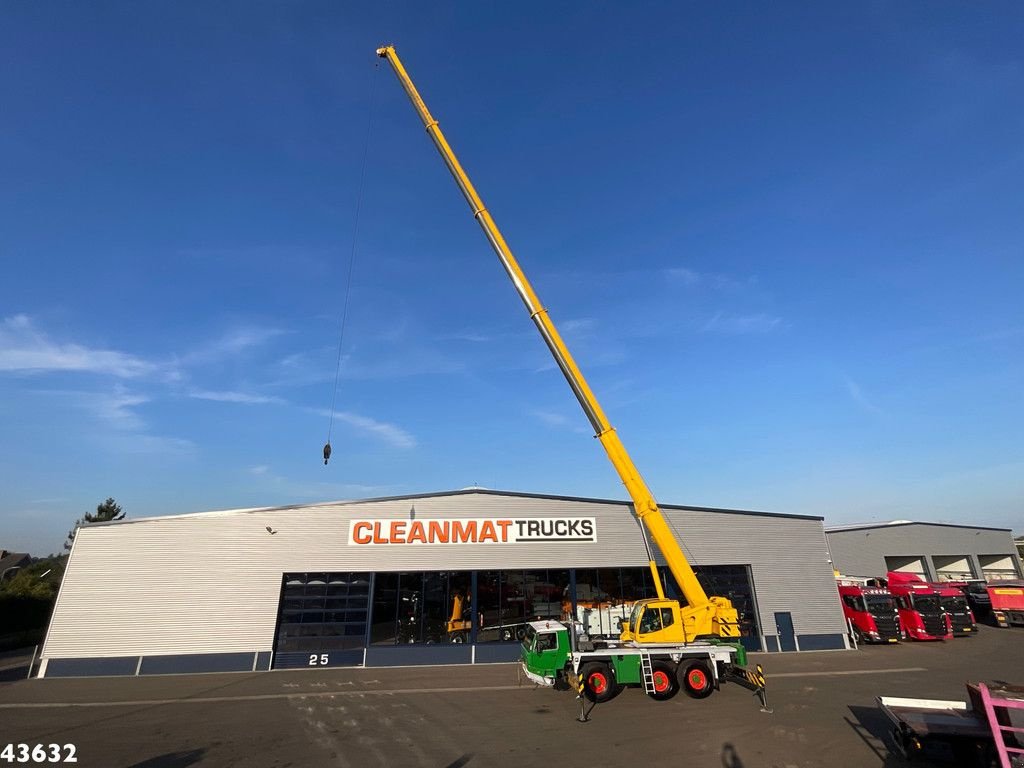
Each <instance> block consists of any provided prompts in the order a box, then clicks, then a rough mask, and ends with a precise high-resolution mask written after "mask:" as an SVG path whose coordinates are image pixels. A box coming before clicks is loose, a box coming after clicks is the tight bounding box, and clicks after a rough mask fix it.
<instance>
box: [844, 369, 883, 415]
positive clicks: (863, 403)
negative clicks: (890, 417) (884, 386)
mask: <svg viewBox="0 0 1024 768" xmlns="http://www.w3.org/2000/svg"><path fill="white" fill-rule="evenodd" d="M843 381H844V382H846V391H847V392H848V393H849V395H850V397H851V398H852V399H853V402H855V403H856V404H857V405H859V406H860V407H861V408H862V409H863V410H865V411H867V412H868V413H881V412H882V409H881V408H879V407H878V406H877V405H875V404H874V403H872V402H871V401H870V400H868V399H867V397H865V396H864V393H863V392H862V391H861V388H860V385H859V384H857V382H856V381H854V380H853V379H851V378H850V377H849V376H844V377H843Z"/></svg>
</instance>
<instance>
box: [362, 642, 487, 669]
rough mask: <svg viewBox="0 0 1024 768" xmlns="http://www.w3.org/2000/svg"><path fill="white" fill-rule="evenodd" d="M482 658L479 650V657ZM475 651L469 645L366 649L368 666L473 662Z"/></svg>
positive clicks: (399, 646) (400, 646)
mask: <svg viewBox="0 0 1024 768" xmlns="http://www.w3.org/2000/svg"><path fill="white" fill-rule="evenodd" d="M479 658H480V653H479V650H478V651H477V659H479ZM472 661H473V651H472V648H471V646H468V645H460V644H453V645H395V646H377V647H373V646H371V647H369V648H367V649H366V666H368V667H410V666H415V665H417V664H471V663H472Z"/></svg>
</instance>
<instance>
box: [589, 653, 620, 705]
mask: <svg viewBox="0 0 1024 768" xmlns="http://www.w3.org/2000/svg"><path fill="white" fill-rule="evenodd" d="M580 676H581V677H582V678H583V695H584V696H586V697H587V698H588V699H590V700H591V701H592V702H594V703H595V704H603V703H604V702H606V701H611V700H612V699H613V698H614V697H615V694H617V693H618V692H619V691H620V690H622V688H621V687H620V686H618V685H616V684H615V679H614V678H613V677H612V670H611V668H610V667H609V666H608V665H607V664H605V663H603V662H600V661H592V662H590V663H589V664H585V665H584V666H583V669H582V670H580Z"/></svg>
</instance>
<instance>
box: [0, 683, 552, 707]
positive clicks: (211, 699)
mask: <svg viewBox="0 0 1024 768" xmlns="http://www.w3.org/2000/svg"><path fill="white" fill-rule="evenodd" d="M532 690H533V686H526V685H480V686H472V687H468V688H396V689H394V690H390V691H388V690H379V689H378V690H373V691H318V692H316V693H262V694H254V695H251V696H205V697H204V696H195V697H192V698H187V699H135V700H132V701H62V702H33V703H25V704H0V709H53V708H57V707H159V706H163V705H165V704H217V703H224V702H231V701H265V700H269V699H322V698H327V697H334V696H347V697H350V698H351V697H358V696H402V695H415V694H421V693H475V692H477V691H532Z"/></svg>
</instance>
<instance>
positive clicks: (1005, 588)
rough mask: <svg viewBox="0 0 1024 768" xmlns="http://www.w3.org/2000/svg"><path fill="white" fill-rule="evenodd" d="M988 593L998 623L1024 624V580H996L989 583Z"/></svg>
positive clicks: (1007, 625) (1005, 625)
mask: <svg viewBox="0 0 1024 768" xmlns="http://www.w3.org/2000/svg"><path fill="white" fill-rule="evenodd" d="M988 595H989V599H990V600H991V601H992V617H993V618H994V619H995V620H996V624H998V625H999V626H1000V627H1009V626H1011V625H1015V626H1024V581H994V582H992V583H991V584H989V585H988Z"/></svg>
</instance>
